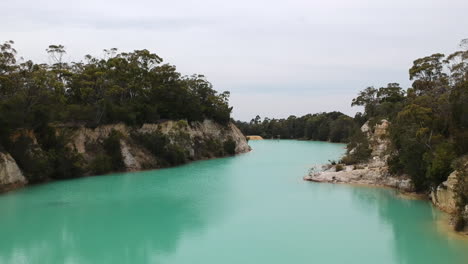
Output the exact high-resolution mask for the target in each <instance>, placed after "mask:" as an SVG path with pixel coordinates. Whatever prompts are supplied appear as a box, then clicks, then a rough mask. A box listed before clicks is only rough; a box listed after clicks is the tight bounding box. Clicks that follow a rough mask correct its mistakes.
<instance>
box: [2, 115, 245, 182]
mask: <svg viewBox="0 0 468 264" xmlns="http://www.w3.org/2000/svg"><path fill="white" fill-rule="evenodd" d="M50 127H51V130H52V131H53V132H52V133H53V134H54V138H55V141H57V138H60V139H61V140H62V141H63V142H64V146H63V148H65V149H66V152H64V153H65V154H60V155H63V156H70V157H72V158H70V157H68V158H67V159H66V160H64V162H63V164H56V166H58V169H62V167H65V168H63V170H64V173H62V175H61V176H60V179H61V178H74V177H80V176H86V175H95V174H105V173H109V172H118V171H139V170H146V169H155V168H162V167H169V166H174V165H179V164H183V163H186V162H190V161H195V160H201V159H209V158H216V157H223V156H229V155H234V154H239V153H245V152H248V151H250V146H249V145H248V144H247V140H246V138H245V136H244V135H243V134H242V132H241V131H240V130H239V129H238V128H237V127H236V126H235V125H234V124H232V123H228V124H226V125H222V124H219V123H216V122H214V121H211V120H204V121H203V122H192V123H188V122H186V121H184V120H180V121H170V120H169V121H164V122H160V123H157V124H143V125H142V126H140V127H130V126H127V125H125V124H110V125H102V126H98V127H96V128H88V127H85V126H81V125H76V124H55V125H51V126H50ZM49 138H50V136H48V137H44V136H43V135H42V136H39V135H37V133H35V132H34V131H32V130H19V131H17V132H16V133H15V134H14V135H12V136H11V141H12V142H14V143H13V145H12V147H11V149H12V150H13V151H12V153H8V152H7V151H6V150H5V149H4V148H1V147H0V190H3V191H6V190H11V189H14V188H18V187H20V186H23V185H25V184H27V183H28V182H31V183H32V182H43V181H48V180H53V179H58V178H54V175H55V174H54V172H53V171H52V172H50V173H48V174H46V172H44V171H47V170H52V169H57V168H54V167H52V168H50V166H49V167H47V166H45V169H42V167H41V166H42V165H43V164H44V163H47V162H46V161H47V160H48V159H49V160H50V156H51V155H54V154H55V152H54V151H49V152H47V151H46V150H45V147H46V145H50V144H51V143H50V142H49V141H52V140H50V139H49ZM51 153H52V154H51ZM55 155H59V154H55ZM15 156H16V157H15ZM55 158H56V157H55ZM55 160H56V159H55ZM107 163H108V164H107ZM106 164H107V165H106ZM106 166H107V167H106ZM35 167H38V168H41V169H40V171H39V169H38V168H35ZM70 168H71V169H70ZM35 174H41V176H40V177H39V176H37V175H35ZM42 174H44V175H45V176H42ZM49 175H50V176H49ZM28 180H29V181H28Z"/></svg>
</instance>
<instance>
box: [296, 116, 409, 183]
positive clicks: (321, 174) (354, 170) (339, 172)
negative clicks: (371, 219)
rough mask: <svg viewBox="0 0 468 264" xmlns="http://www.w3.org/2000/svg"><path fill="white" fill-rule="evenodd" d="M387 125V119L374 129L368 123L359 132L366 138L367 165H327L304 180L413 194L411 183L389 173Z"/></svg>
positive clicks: (404, 178)
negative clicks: (371, 187)
mask: <svg viewBox="0 0 468 264" xmlns="http://www.w3.org/2000/svg"><path fill="white" fill-rule="evenodd" d="M389 125H390V123H389V122H388V121H387V120H382V121H381V122H380V123H378V124H376V125H375V126H374V127H373V128H371V127H370V126H369V122H366V123H365V124H364V125H363V126H362V127H361V131H362V132H363V133H364V134H365V135H367V137H368V140H369V147H370V149H371V158H370V159H369V160H368V162H365V163H360V164H356V165H348V166H346V165H342V164H338V165H333V166H329V167H328V168H326V169H325V170H324V171H313V172H312V173H311V174H309V175H307V176H305V177H304V179H305V180H308V181H314V182H331V183H351V184H362V185H376V186H386V187H392V188H397V189H400V190H402V191H405V192H411V191H413V190H414V187H413V184H412V182H411V180H410V179H409V178H408V177H406V176H404V175H402V176H395V175H391V174H390V173H389V172H388V166H387V159H388V157H389V155H388V151H387V150H388V148H389V146H390V140H389V139H388V127H389ZM353 151H355V150H351V151H350V153H353Z"/></svg>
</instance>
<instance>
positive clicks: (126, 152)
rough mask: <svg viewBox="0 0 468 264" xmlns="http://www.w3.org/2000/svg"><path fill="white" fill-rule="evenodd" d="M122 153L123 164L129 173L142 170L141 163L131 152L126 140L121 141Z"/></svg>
mask: <svg viewBox="0 0 468 264" xmlns="http://www.w3.org/2000/svg"><path fill="white" fill-rule="evenodd" d="M120 152H121V153H122V158H123V163H124V165H125V168H126V169H127V171H138V170H141V169H142V168H141V164H140V162H139V161H138V160H137V159H136V158H135V156H134V155H133V154H132V153H131V152H130V147H129V146H128V145H127V143H125V141H124V140H120Z"/></svg>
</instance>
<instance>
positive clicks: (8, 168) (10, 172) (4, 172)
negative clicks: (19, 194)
mask: <svg viewBox="0 0 468 264" xmlns="http://www.w3.org/2000/svg"><path fill="white" fill-rule="evenodd" d="M26 183H27V181H26V178H24V176H23V173H22V172H21V170H20V168H19V167H18V165H17V164H16V162H15V160H14V159H13V158H12V157H11V155H10V154H9V153H6V152H3V151H2V150H1V149H0V191H6V190H9V189H12V188H16V187H19V186H22V185H24V184H26Z"/></svg>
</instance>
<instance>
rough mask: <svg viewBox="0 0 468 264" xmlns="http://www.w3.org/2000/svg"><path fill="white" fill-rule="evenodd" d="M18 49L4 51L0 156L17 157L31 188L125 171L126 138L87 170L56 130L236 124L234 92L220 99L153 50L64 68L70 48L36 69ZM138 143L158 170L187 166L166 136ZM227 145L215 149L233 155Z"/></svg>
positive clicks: (112, 54)
mask: <svg viewBox="0 0 468 264" xmlns="http://www.w3.org/2000/svg"><path fill="white" fill-rule="evenodd" d="M13 44H14V43H13V41H7V42H5V43H3V44H1V45H0V149H2V148H4V149H6V151H8V152H9V153H10V154H11V155H12V156H13V157H14V159H15V160H16V162H17V163H18V165H19V166H20V168H21V169H22V171H23V173H24V174H25V176H26V177H27V178H28V180H29V181H32V182H34V181H42V180H46V179H51V178H52V179H57V178H71V177H77V176H81V175H83V173H84V171H85V170H88V171H91V173H95V174H101V173H106V172H110V171H119V170H121V167H122V157H121V155H120V154H119V153H120V151H119V140H120V138H121V137H122V135H120V134H119V133H112V134H111V136H110V137H109V138H108V139H106V140H105V141H104V142H102V146H97V148H102V149H104V150H105V151H104V152H103V153H101V154H99V155H98V156H97V158H96V159H95V160H94V161H92V162H91V167H89V168H88V167H86V168H85V167H84V165H83V159H82V157H80V155H78V154H77V153H76V152H74V151H72V150H71V149H70V148H69V147H68V144H67V143H68V142H69V140H68V139H67V138H66V136H67V135H62V134H58V133H57V130H56V129H55V127H56V125H65V126H69V127H73V126H75V127H77V126H85V127H88V128H95V127H97V126H100V125H103V124H113V123H125V124H126V125H128V126H130V127H132V126H133V127H139V126H141V125H142V124H143V123H158V122H161V121H164V120H167V119H171V120H183V121H184V122H185V123H186V124H190V123H191V122H193V121H202V120H204V119H211V120H214V121H215V122H216V123H218V124H222V125H226V124H227V123H228V122H229V121H230V114H231V110H232V107H230V106H229V104H228V99H229V92H224V93H218V92H217V91H215V90H214V89H213V87H212V85H211V84H210V83H209V82H208V81H207V80H206V79H205V77H204V76H202V75H193V76H182V75H181V74H180V73H179V72H177V71H176V67H175V66H173V65H169V64H163V63H162V62H163V60H162V59H161V58H160V57H159V56H158V55H156V54H155V53H151V52H150V51H148V50H135V51H133V52H120V53H119V52H117V49H110V50H104V55H103V57H101V58H97V57H93V56H91V55H86V56H85V58H84V60H83V61H78V62H65V61H64V59H63V58H64V55H65V54H66V51H65V48H64V47H63V46H62V45H51V46H49V47H48V48H47V49H46V52H47V53H48V55H49V59H50V62H51V63H49V64H45V63H41V64H37V63H34V62H33V61H31V60H24V59H23V58H20V57H19V56H18V55H17V51H16V50H15V49H14V47H13ZM31 135H34V136H31ZM132 137H134V140H133V141H135V142H136V143H139V144H142V145H145V147H147V148H150V152H152V153H153V154H154V155H155V156H156V157H157V158H158V162H159V164H167V165H176V164H180V163H183V162H185V161H186V159H187V158H186V157H187V155H186V154H185V150H184V148H183V147H181V146H178V145H175V144H174V141H173V140H171V139H169V138H168V137H167V136H165V135H162V134H158V133H156V134H144V135H138V134H135V135H132ZM148 140H151V141H152V144H147V143H148V142H147V141H148ZM215 143H216V144H215ZM228 143H230V144H231V145H228V146H225V147H224V148H223V146H222V142H214V143H213V144H211V145H215V147H216V148H215V149H216V151H218V149H220V150H221V151H222V152H223V153H224V152H226V153H229V154H232V152H233V147H232V142H228ZM155 144H156V145H158V147H157V149H155V148H154V147H153V146H154V145H155ZM212 148H213V147H212ZM218 152H219V151H218Z"/></svg>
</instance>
